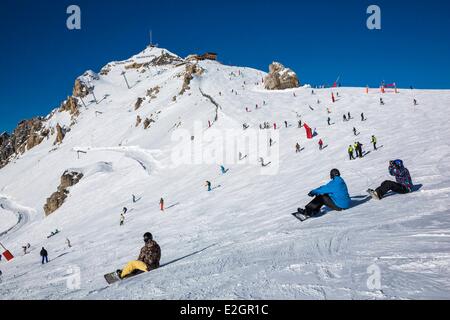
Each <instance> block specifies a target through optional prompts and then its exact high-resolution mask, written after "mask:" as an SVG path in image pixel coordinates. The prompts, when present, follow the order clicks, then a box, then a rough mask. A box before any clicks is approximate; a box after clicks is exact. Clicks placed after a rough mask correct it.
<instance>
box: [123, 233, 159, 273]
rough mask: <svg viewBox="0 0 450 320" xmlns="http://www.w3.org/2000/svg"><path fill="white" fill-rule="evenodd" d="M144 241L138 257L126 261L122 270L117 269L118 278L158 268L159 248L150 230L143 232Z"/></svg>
mask: <svg viewBox="0 0 450 320" xmlns="http://www.w3.org/2000/svg"><path fill="white" fill-rule="evenodd" d="M144 242H145V245H144V246H143V247H142V249H141V253H140V254H139V257H138V259H137V260H134V261H130V262H128V263H127V265H126V266H125V267H124V268H123V270H117V275H118V276H119V278H121V279H123V278H126V277H128V276H131V275H134V274H136V273H142V272H148V271H151V270H154V269H157V268H159V260H160V259H161V248H160V247H159V245H158V243H156V241H154V240H153V236H152V234H151V233H150V232H146V233H145V234H144Z"/></svg>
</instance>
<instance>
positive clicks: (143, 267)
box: [120, 260, 148, 278]
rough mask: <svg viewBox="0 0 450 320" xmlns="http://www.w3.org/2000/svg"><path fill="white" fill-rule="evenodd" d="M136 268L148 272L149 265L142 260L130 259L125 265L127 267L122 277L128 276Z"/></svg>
mask: <svg viewBox="0 0 450 320" xmlns="http://www.w3.org/2000/svg"><path fill="white" fill-rule="evenodd" d="M136 270H141V271H144V272H147V271H148V270H147V265H146V264H145V263H143V262H142V261H138V260H135V261H130V262H128V263H127V265H126V266H125V268H123V270H122V273H121V275H120V276H121V277H122V278H123V277H126V276H128V275H130V274H131V273H133V272H134V271H136Z"/></svg>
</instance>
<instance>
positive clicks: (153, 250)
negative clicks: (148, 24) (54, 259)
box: [0, 90, 417, 279]
mask: <svg viewBox="0 0 450 320" xmlns="http://www.w3.org/2000/svg"><path fill="white" fill-rule="evenodd" d="M233 91H234V90H233ZM312 94H314V90H313V91H312ZM220 95H221V94H220ZM294 96H295V93H294ZM337 96H339V94H337ZM318 103H320V101H319V100H318ZM380 104H381V105H384V101H383V99H382V98H380ZM263 105H266V101H263ZM414 105H417V100H415V99H414ZM256 109H258V105H256ZM311 109H312V108H311ZM327 110H328V113H330V111H329V109H327ZM246 111H247V112H250V111H249V109H248V108H247V109H246ZM351 119H352V117H351V114H350V112H348V113H347V115H345V114H344V115H343V121H344V122H346V121H350V120H351ZM361 121H366V118H365V117H364V113H361ZM327 123H328V125H332V124H331V119H330V117H328V119H327ZM284 125H285V127H286V128H287V127H288V122H287V121H285V122H284ZM271 127H272V126H271V125H270V123H269V122H264V124H262V125H260V129H269V128H271ZM298 127H299V128H301V127H302V121H301V120H298ZM247 128H248V125H247V126H246V125H245V124H244V130H245V129H247ZM273 129H274V130H276V129H277V124H276V123H274V124H273ZM315 131H316V130H314V132H315ZM353 133H354V135H355V136H357V130H356V128H353ZM314 135H317V133H316V132H315V134H313V136H314ZM269 143H270V146H272V140H270V142H269ZM371 143H372V144H373V148H374V150H377V139H376V137H375V136H374V135H372V137H371ZM319 149H321V150H322V149H323V140H322V139H320V140H319ZM301 150H302V149H300V145H299V144H298V143H297V144H296V146H295V152H296V153H298V152H300V151H301ZM354 152H356V156H357V157H359V158H362V157H363V152H362V144H361V143H360V142H359V141H356V142H355V143H354V145H353V146H352V145H350V146H349V148H348V154H349V158H350V160H353V159H355V157H354V156H353V153H354ZM239 158H240V159H242V154H241V153H240V155H239ZM260 161H261V163H262V165H263V166H264V160H263V159H261V160H260ZM220 170H221V173H222V174H226V173H227V172H228V169H225V167H224V166H223V165H222V166H220ZM388 172H389V174H390V175H391V176H393V177H395V181H391V180H386V181H384V182H382V183H381V185H380V186H378V187H377V188H376V189H368V190H367V191H368V193H369V194H370V195H371V196H372V197H373V198H374V199H378V200H381V199H383V198H384V197H385V196H386V194H388V192H390V191H392V192H394V193H399V194H406V193H410V192H412V191H413V183H412V179H411V176H410V173H409V170H408V169H407V168H406V167H405V166H404V164H403V161H402V160H400V159H397V160H392V161H389V166H388ZM205 185H206V187H207V190H208V191H209V192H211V191H212V190H213V189H212V184H211V182H210V181H206V184H205ZM308 196H309V197H312V198H313V199H312V201H310V202H309V203H308V204H307V205H306V206H305V207H304V208H298V209H297V213H296V215H297V217H298V218H299V219H300V220H306V219H307V218H309V217H313V216H315V215H317V214H318V213H320V210H321V208H322V207H323V206H326V207H328V208H329V209H331V210H336V211H343V210H347V209H349V208H350V207H351V204H352V202H351V198H350V195H349V192H348V188H347V184H346V183H345V181H344V179H343V177H341V173H340V171H339V170H338V169H333V170H331V171H330V181H329V182H328V183H327V184H325V185H323V186H320V187H318V188H316V189H313V190H311V191H310V192H309V193H308ZM132 198H133V203H135V202H137V200H138V199H136V196H135V195H132ZM159 204H160V210H161V211H164V199H163V198H161V199H160V202H159ZM127 210H128V209H127V208H126V207H124V208H123V212H122V213H121V215H120V226H123V225H124V222H125V214H126V213H127ZM56 231H58V230H56ZM58 232H59V231H58ZM58 232H56V233H58ZM56 233H52V235H50V236H49V237H51V236H53V235H55V234H56ZM66 240H67V241H66V242H67V243H68V246H69V247H71V244H70V241H69V239H66ZM144 243H145V244H144V246H143V247H142V248H141V251H140V254H139V256H138V258H137V260H133V261H130V262H129V263H127V264H126V265H125V267H124V268H123V269H118V270H117V271H116V273H117V276H118V277H119V278H120V279H124V278H127V277H130V276H133V275H136V274H139V273H142V272H148V271H151V270H154V269H157V268H158V267H159V266H160V259H161V248H160V246H159V245H158V243H157V242H156V241H154V240H153V235H152V234H151V233H150V232H146V233H145V234H144ZM23 248H24V253H25V254H26V253H27V251H26V250H27V249H29V248H30V245H29V244H27V245H26V246H24V247H23ZM40 256H41V258H42V264H44V263H48V252H47V250H46V249H45V248H44V247H42V249H41V251H40ZM0 260H1V255H0ZM1 275H2V273H1V271H0V277H1ZM0 279H1V278H0Z"/></svg>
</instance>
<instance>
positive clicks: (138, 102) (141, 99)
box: [134, 97, 144, 110]
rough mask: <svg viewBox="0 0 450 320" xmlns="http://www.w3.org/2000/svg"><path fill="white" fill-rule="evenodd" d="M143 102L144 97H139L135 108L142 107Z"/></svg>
mask: <svg viewBox="0 0 450 320" xmlns="http://www.w3.org/2000/svg"><path fill="white" fill-rule="evenodd" d="M142 102H144V99H143V98H141V97H139V98H138V99H137V101H136V103H135V104H134V110H137V109H139V108H140V107H141V105H142Z"/></svg>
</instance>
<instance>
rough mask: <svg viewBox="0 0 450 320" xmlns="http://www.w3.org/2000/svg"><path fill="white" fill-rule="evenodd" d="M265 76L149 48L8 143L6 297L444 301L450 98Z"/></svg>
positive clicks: (449, 266)
mask: <svg viewBox="0 0 450 320" xmlns="http://www.w3.org/2000/svg"><path fill="white" fill-rule="evenodd" d="M280 68H284V67H283V66H282V65H281V64H275V63H274V64H273V65H272V66H271V68H270V72H273V71H274V70H278V72H280V74H281V75H282V76H292V74H293V72H292V71H291V70H289V69H287V68H286V69H281V71H280ZM299 77H301V74H299ZM342 79H344V77H342ZM269 81H273V79H271V78H270V73H267V72H264V71H259V70H255V69H252V68H246V67H239V66H228V65H224V64H222V63H220V62H219V61H217V57H216V56H215V55H214V54H206V55H202V56H200V55H192V56H189V57H186V58H181V57H179V56H177V55H176V54H174V53H171V52H170V51H168V50H165V49H161V48H158V47H155V46H149V47H147V48H146V49H145V50H144V51H143V52H140V53H139V54H137V55H135V56H132V57H130V58H129V59H127V60H125V61H114V62H110V63H108V64H107V65H106V66H105V67H104V68H102V69H101V70H98V73H97V72H94V71H87V72H86V73H84V74H83V75H81V76H80V77H79V78H78V79H76V82H75V86H74V92H73V95H72V96H70V97H68V99H67V100H65V101H63V102H62V103H61V105H60V106H58V107H56V108H55V109H54V110H53V111H52V112H51V113H50V114H49V115H47V116H45V117H38V118H35V119H32V120H29V121H25V122H23V123H21V124H19V125H18V126H20V128H22V129H23V128H24V127H25V128H26V130H28V131H26V132H28V134H27V135H26V138H25V139H23V141H22V142H20V141H19V142H20V143H18V142H17V141H18V138H17V134H18V133H17V132H19V130H17V132H16V131H15V132H13V133H12V135H11V134H6V133H5V134H2V135H1V139H0V146H1V147H2V148H7V147H8V148H13V150H12V152H10V153H9V155H8V157H6V158H4V159H3V158H2V159H1V166H0V167H1V169H0V244H1V247H2V256H1V259H0V270H1V272H0V282H1V283H0V291H1V295H0V297H1V299H25V298H26V299H103V298H108V299H417V298H438V299H439V298H444V299H445V298H449V297H450V250H449V248H450V200H449V199H450V197H449V196H450V161H449V159H448V158H449V156H450V144H449V141H450V126H449V125H448V119H449V117H448V110H449V108H450V91H449V90H420V89H413V88H412V87H410V84H404V87H401V86H397V85H395V86H390V85H385V84H384V83H383V84H382V85H381V86H380V87H378V88H369V87H366V86H365V85H364V86H362V87H355V88H350V87H344V86H342V85H341V84H340V83H334V85H333V86H331V87H326V86H316V85H303V84H300V83H298V81H297V82H295V81H294V85H292V86H291V87H287V88H286V87H282V86H281V87H279V88H278V87H275V88H273V87H272V88H270V89H269V88H268V84H267V83H268V82H269ZM275 82H276V81H275ZM281 84H283V83H281ZM291 84H292V82H291ZM278 85H279V83H278ZM225 132H232V133H234V138H233V139H235V140H233V139H232V138H228V136H227V135H225V134H223V133H225ZM220 134H223V136H222V137H223V138H224V139H223V140H226V141H227V142H229V141H230V139H231V141H233V142H236V143H235V144H234V145H233V146H232V147H231V148H227V149H226V152H224V153H223V154H221V155H220V156H218V157H216V158H214V155H212V154H213V153H214V150H215V149H214V147H215V145H216V140H214V139H212V137H214V136H216V137H217V135H219V136H220ZM252 135H253V136H257V138H258V140H257V142H258V145H260V146H262V147H261V150H265V151H266V152H260V149H255V148H252V147H251V146H249V145H247V144H245V143H243V144H242V143H241V144H240V143H239V139H242V138H249V139H250V140H251V138H252V137H253V136H252ZM227 139H228V140H227ZM219 140H220V139H219ZM186 147H189V148H190V149H189V148H187V149H189V151H190V152H191V153H190V154H189V156H188V157H185V155H186V152H184V151H186V150H187V149H186ZM191 147H192V148H191ZM255 150H256V152H255ZM183 152H184V153H183ZM230 152H231V153H233V156H230V157H228V155H229V154H230ZM219 153H220V152H219ZM210 158H214V159H216V160H217V161H205V159H210ZM374 270H375V271H376V272H375V271H374ZM374 278H375V279H374Z"/></svg>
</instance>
